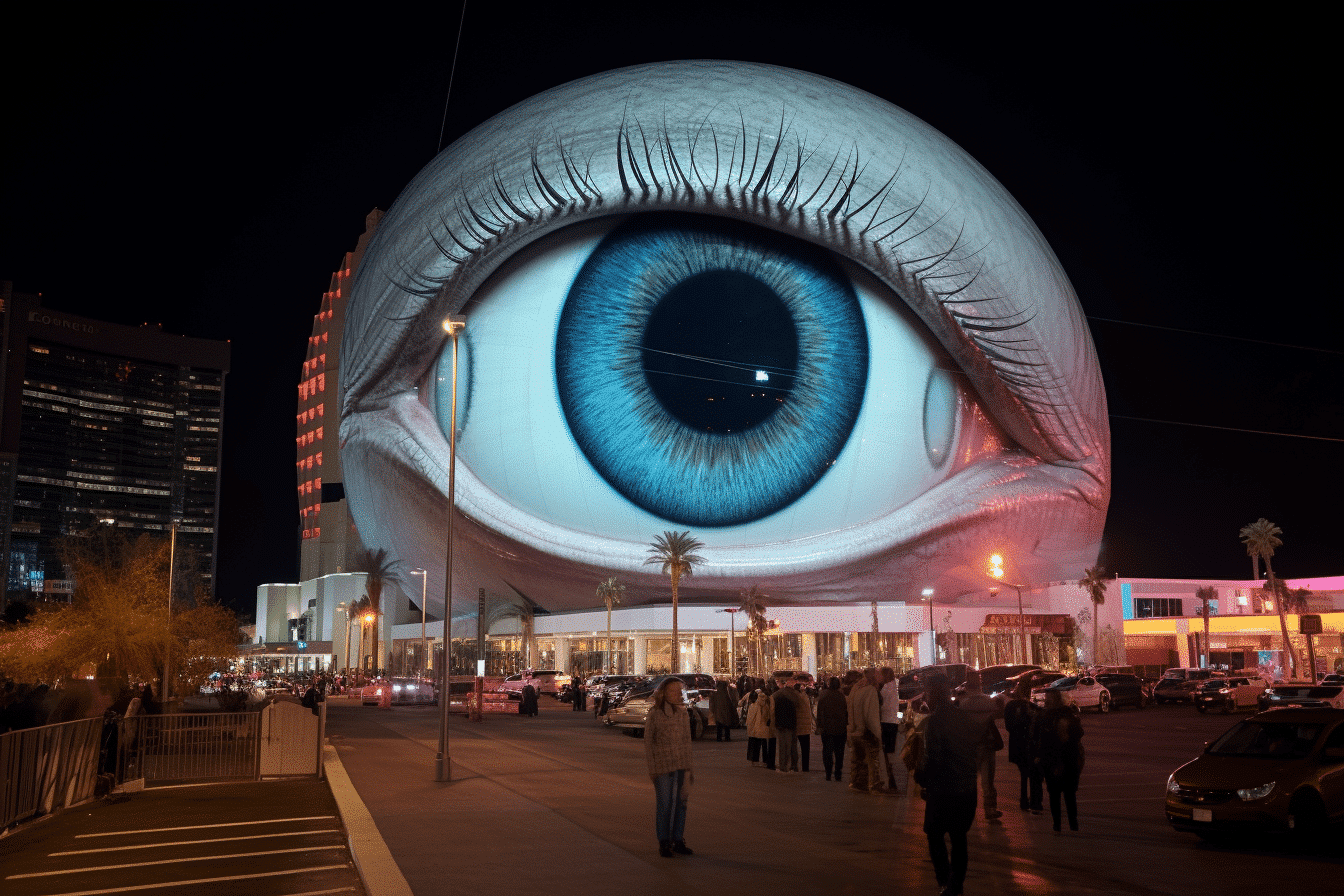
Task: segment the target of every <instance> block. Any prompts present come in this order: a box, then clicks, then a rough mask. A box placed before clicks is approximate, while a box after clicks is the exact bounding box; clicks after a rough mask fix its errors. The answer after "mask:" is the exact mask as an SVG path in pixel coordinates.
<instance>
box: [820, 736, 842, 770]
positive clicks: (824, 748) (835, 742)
mask: <svg viewBox="0 0 1344 896" xmlns="http://www.w3.org/2000/svg"><path fill="white" fill-rule="evenodd" d="M821 764H822V765H824V766H826V777H828V778H829V777H830V776H831V768H832V765H834V768H835V778H836V780H837V781H838V780H840V779H841V778H842V777H843V775H844V767H845V736H844V735H843V734H823V735H822V736H821Z"/></svg>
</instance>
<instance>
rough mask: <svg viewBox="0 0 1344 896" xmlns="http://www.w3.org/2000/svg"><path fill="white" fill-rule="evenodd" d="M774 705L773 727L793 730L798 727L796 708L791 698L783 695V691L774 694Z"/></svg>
mask: <svg viewBox="0 0 1344 896" xmlns="http://www.w3.org/2000/svg"><path fill="white" fill-rule="evenodd" d="M772 700H773V701H774V704H775V727H776V728H786V729H793V728H797V727H798V708H797V707H796V706H794V705H793V698H791V697H789V696H788V695H787V694H785V693H784V689H783V688H781V689H780V690H778V691H776V692H775V696H774V697H773V698H772Z"/></svg>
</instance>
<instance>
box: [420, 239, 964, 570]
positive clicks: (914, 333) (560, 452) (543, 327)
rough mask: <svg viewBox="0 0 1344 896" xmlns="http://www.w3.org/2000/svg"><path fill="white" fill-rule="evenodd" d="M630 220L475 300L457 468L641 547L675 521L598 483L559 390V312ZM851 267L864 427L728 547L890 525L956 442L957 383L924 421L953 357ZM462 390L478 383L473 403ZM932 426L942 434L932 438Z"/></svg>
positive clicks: (510, 269)
mask: <svg viewBox="0 0 1344 896" xmlns="http://www.w3.org/2000/svg"><path fill="white" fill-rule="evenodd" d="M618 223H619V220H617V219H606V220H602V221H596V222H593V223H591V224H586V225H579V226H576V227H573V228H570V229H567V230H565V231H562V232H560V233H558V234H555V235H553V236H550V237H547V238H545V239H543V240H540V241H538V242H537V243H534V244H532V245H531V246H528V247H527V248H525V249H523V250H521V251H520V252H519V253H518V254H517V255H515V256H514V257H513V258H511V259H509V261H508V262H507V263H506V264H505V265H504V266H503V267H501V269H500V270H499V271H497V272H496V273H495V274H494V275H493V276H492V277H491V278H490V280H489V281H487V282H486V283H485V285H483V286H482V287H481V289H480V290H478V291H477V293H476V295H475V296H473V298H472V300H471V301H470V302H469V303H468V304H467V307H466V308H465V309H464V310H465V313H466V315H467V327H466V334H467V339H466V340H465V342H466V343H467V344H468V345H469V346H470V351H469V353H467V352H463V348H464V346H462V345H459V352H461V353H460V354H459V376H458V441H457V450H458V461H459V462H460V463H462V464H463V465H464V466H466V467H468V468H469V469H470V470H471V471H472V472H473V473H474V474H475V475H476V476H477V477H478V478H479V479H480V481H481V483H482V484H484V485H485V486H486V487H488V488H490V489H491V490H492V491H494V492H495V493H496V494H497V495H498V496H499V497H500V498H501V499H503V500H504V501H506V502H507V503H509V504H510V505H512V506H513V507H514V508H516V509H518V510H519V511H521V512H523V513H525V514H527V515H528V516H532V517H535V518H537V519H539V520H543V521H545V522H546V523H549V524H551V525H555V526H561V527H564V528H567V529H572V530H575V531H579V532H586V533H591V534H594V535H600V536H604V537H610V538H617V539H624V538H628V539H633V540H638V541H640V542H641V543H642V542H643V541H645V540H647V536H648V534H649V533H650V532H657V531H659V530H660V529H665V528H668V527H669V526H675V525H677V523H676V522H675V521H669V520H664V519H662V518H660V517H658V516H655V515H653V514H650V513H648V512H647V511H645V510H643V509H641V508H639V507H637V506H636V505H634V504H632V503H630V502H629V501H628V500H626V499H625V498H624V497H623V496H621V495H620V494H619V493H617V492H616V491H615V490H614V489H612V487H611V486H610V485H608V484H607V482H606V480H604V479H602V477H601V476H599V475H598V474H597V472H596V471H595V470H594V469H593V468H592V466H591V465H590V464H589V463H588V461H587V459H586V458H585V457H584V455H583V452H582V451H580V450H579V448H578V446H577V445H576V444H575V442H574V440H573V438H572V437H571V436H570V433H569V428H568V425H567V424H566V422H565V418H564V414H563V411H562V410H561V407H560V402H559V397H558V395H557V392H556V388H555V334H556V326H557V321H558V318H559V315H560V310H561V308H562V307H563V305H564V302H565V298H566V295H567V294H568V291H569V288H570V286H571V285H572V283H573V281H574V278H575V276H577V274H578V272H579V269H580V268H581V267H582V266H583V264H584V262H585V261H587V259H588V257H589V255H590V254H591V253H592V251H593V250H594V249H595V248H596V247H597V245H598V244H599V243H600V242H601V240H602V238H603V237H604V236H605V235H606V234H607V233H608V232H609V231H610V230H611V229H612V228H614V227H615V226H616V225H617V224H618ZM841 264H842V265H843V266H844V268H845V272H846V273H847V274H848V275H849V276H850V278H851V279H852V281H853V283H854V286H855V292H856V294H857V296H858V299H859V304H860V307H861V308H862V311H863V315H864V321H865V324H866V326H867V328H868V341H869V346H870V353H871V357H870V359H869V379H868V386H867V390H866V392H865V395H864V400H863V409H862V411H861V412H860V414H859V418H858V420H857V422H856V423H855V426H854V431H853V433H852V434H851V435H850V438H849V440H848V441H847V443H846V445H845V448H844V449H843V450H842V451H841V453H840V456H839V457H838V458H837V459H836V460H835V462H834V463H833V465H832V467H831V469H830V470H829V471H827V473H826V474H825V475H823V476H822V478H821V479H820V481H818V482H817V484H816V485H815V486H813V487H812V488H811V489H810V490H809V491H808V492H807V493H806V494H804V495H803V496H802V497H800V498H799V499H798V500H797V501H795V502H794V503H793V504H791V505H790V506H788V507H786V508H784V509H783V510H780V511H778V512H776V513H774V514H772V515H770V516H768V517H765V518H764V519H761V520H757V521H755V522H752V523H745V524H742V525H738V526H729V527H724V528H722V529H716V530H714V531H715V533H716V535H715V540H716V541H717V542H720V543H741V544H754V543H764V542H776V541H787V540H790V539H794V538H802V537H806V536H812V535H818V534H820V533H824V532H827V531H832V530H836V529H842V528H847V527H850V526H854V525H857V524H860V523H864V522H868V521H871V520H875V519H879V518H881V517H883V516H885V515H887V514H889V513H891V512H893V511H895V510H896V509H898V508H899V507H901V506H902V505H903V504H905V503H906V502H908V501H910V500H911V499H913V498H915V497H918V496H919V495H920V494H922V493H923V492H924V491H926V490H927V489H928V488H930V487H932V486H933V485H935V484H936V483H937V482H939V481H940V480H941V479H942V478H944V475H945V474H944V473H940V472H939V468H940V467H941V466H942V465H943V464H942V461H941V460H935V459H934V458H933V456H932V452H931V446H933V445H934V444H942V445H945V446H950V445H951V444H953V440H954V438H955V436H956V433H957V431H958V428H959V421H958V420H957V419H956V414H957V402H956V400H955V386H952V389H953V390H954V391H953V392H952V394H951V395H950V396H949V397H950V400H948V401H946V402H943V403H942V405H941V409H942V411H944V412H945V413H946V415H947V416H946V419H940V415H935V417H934V418H933V419H926V415H927V413H929V412H930V410H931V408H932V406H931V405H930V403H929V402H928V400H927V396H928V393H929V389H930V372H931V371H932V370H934V368H935V366H936V365H938V364H939V363H940V362H941V363H942V364H947V363H948V362H947V361H946V356H945V354H944V353H943V352H942V351H941V349H940V348H939V347H938V346H937V344H936V343H935V342H934V341H933V339H932V338H931V337H929V336H927V335H925V334H924V333H923V332H922V330H921V329H920V327H919V325H918V324H917V323H916V322H914V318H913V315H911V314H910V312H909V311H908V309H906V308H905V307H904V306H903V304H902V303H901V300H900V299H899V298H898V297H897V296H895V295H894V294H893V293H892V292H891V291H890V290H889V289H888V288H887V287H885V286H884V285H882V284H881V283H879V282H877V281H876V280H875V279H874V278H872V277H871V276H870V275H868V274H867V273H866V272H864V271H862V270H861V269H859V268H857V267H856V266H855V265H852V264H848V263H846V262H844V261H843V260H841ZM451 363H452V361H451V351H449V350H445V352H444V354H443V357H442V358H441V359H440V362H439V364H438V369H437V370H436V379H437V386H438V388H437V389H436V410H437V412H438V419H439V421H440V425H441V426H442V425H443V424H444V423H445V422H446V421H447V419H448V416H449V410H448V407H447V402H448V398H449V393H450V389H449V388H448V385H447V384H448V382H449V379H448V378H449V377H451V373H452V368H451ZM464 370H466V371H467V375H466V376H465V377H464V375H463V371H464ZM464 383H470V395H469V396H465V395H464V388H465V386H464ZM468 399H469V404H470V410H469V412H464V407H466V400H468ZM926 426H932V427H933V429H932V430H931V432H930V433H929V434H928V435H926V431H925V430H926ZM943 457H944V459H945V457H946V450H945V451H944V453H943ZM505 534H507V533H505Z"/></svg>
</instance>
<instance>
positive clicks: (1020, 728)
mask: <svg viewBox="0 0 1344 896" xmlns="http://www.w3.org/2000/svg"><path fill="white" fill-rule="evenodd" d="M1036 713H1037V710H1036V704H1034V703H1032V702H1031V685H1030V684H1029V683H1028V682H1026V681H1019V682H1018V683H1017V687H1016V688H1014V689H1013V699H1011V700H1009V701H1008V704H1007V705H1006V706H1005V707H1004V708H1003V727H1004V728H1007V729H1008V761H1009V762H1011V763H1012V764H1013V765H1015V766H1017V772H1018V777H1019V782H1018V795H1017V804H1018V807H1019V808H1020V809H1021V810H1022V811H1023V812H1031V813H1033V814H1036V815H1039V814H1040V813H1042V812H1044V811H1045V807H1044V806H1043V805H1042V803H1043V802H1044V801H1043V799H1042V793H1043V791H1042V787H1041V769H1040V766H1038V765H1037V764H1036V761H1035V757H1036V753H1035V748H1034V747H1033V746H1032V743H1031V726H1032V722H1033V721H1035V719H1036Z"/></svg>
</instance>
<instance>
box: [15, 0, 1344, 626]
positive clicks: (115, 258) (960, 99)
mask: <svg viewBox="0 0 1344 896" xmlns="http://www.w3.org/2000/svg"><path fill="white" fill-rule="evenodd" d="M13 6H16V4H10V7H13ZM418 6H419V5H416V8H411V7H401V6H399V5H396V4H383V5H378V6H371V7H369V11H368V12H367V13H366V14H364V15H362V16H352V15H350V14H349V10H352V9H354V7H346V6H342V5H336V6H316V5H314V6H312V7H311V8H309V9H306V10H299V9H290V8H285V7H279V8H274V7H261V6H257V7H248V6H237V5H232V6H228V7H212V8H206V7H199V6H197V5H187V4H180V5H177V4H175V5H167V4H155V5H148V4H129V5H128V4H118V5H115V6H114V7H104V8H97V9H94V10H92V11H90V10H89V9H86V8H83V7H79V8H75V7H71V8H62V9H60V11H59V12H58V13H57V14H50V13H47V14H32V13H27V12H22V11H16V10H14V9H12V8H7V9H6V11H5V12H4V13H0V31H2V32H3V33H4V34H5V35H6V41H5V53H6V66H5V68H6V75H5V77H4V79H0V80H2V82H3V83H0V95H2V96H3V104H2V105H0V109H3V119H0V120H2V121H3V132H4V135H3V140H0V154H3V155H2V156H0V226H3V233H2V234H0V279H5V280H12V281H14V285H15V289H16V290H18V291H20V292H31V293H37V292H40V293H42V294H43V298H44V302H45V303H46V305H47V306H48V307H51V308H53V309H57V310H61V311H67V312H71V313H75V314H82V315H88V316H90V317H94V318H98V319H102V320H109V321H115V322H120V323H127V324H138V323H141V322H143V321H157V322H161V323H162V324H163V326H164V328H165V330H167V331H168V332H173V333H184V334H187V335H191V336H199V337H209V338H217V339H230V340H232V344H233V370H232V372H231V373H230V375H229V378H228V381H227V392H226V405H225V437H224V468H223V497H222V510H221V519H220V558H219V570H218V584H219V594H220V596H221V598H223V599H224V600H225V601H226V602H228V603H229V604H230V605H232V606H233V607H235V608H236V609H238V610H240V611H241V612H242V613H244V614H250V613H251V612H252V609H253V604H254V598H255V589H256V586H257V585H258V584H260V583H263V582H275V581H293V580H294V579H295V577H296V576H297V566H298V563H297V546H296V536H295V530H296V522H297V504H296V498H295V492H294V488H293V486H294V474H293V460H294V447H293V444H294V443H293V438H294V434H295V430H294V413H295V387H296V384H297V382H298V378H299V368H300V365H301V364H302V361H303V356H304V351H305V342H306V338H307V336H308V334H309V332H310V331H311V327H312V315H313V314H314V313H315V312H316V311H317V310H318V304H319V302H320V300H321V296H322V293H323V292H324V291H325V289H326V288H327V284H328V280H329V277H330V274H331V271H332V270H334V269H335V268H336V266H337V264H338V263H339V262H340V260H341V257H342V255H343V253H345V252H346V251H348V250H349V249H352V248H353V247H354V244H355V241H356V239H357V238H358V236H359V234H360V233H361V232H362V230H363V223H364V216H365V215H366V214H367V213H368V212H369V210H370V209H372V208H374V207H379V208H383V209H386V208H387V207H388V206H389V205H390V204H391V203H392V201H393V200H394V199H395V198H396V196H397V195H398V193H399V192H400V191H401V189H402V187H403V186H404V185H405V184H406V183H407V182H408V181H409V180H410V179H411V177H412V176H413V175H414V174H415V173H416V172H417V171H418V170H419V169H420V168H421V167H422V166H423V165H424V164H425V163H426V162H428V161H429V159H430V158H431V157H432V156H433V154H434V153H435V152H436V150H437V148H438V147H439V146H440V139H439V135H440V128H441V125H442V122H443V116H444V96H445V93H446V91H447V88H448V80H449V68H450V64H451V60H452V55H453V46H454V42H455V40H456V36H457V26H458V15H459V12H460V9H461V7H460V6H457V5H455V4H452V3H449V4H444V5H443V8H442V9H441V10H440V11H438V12H435V13H432V14H430V15H429V16H428V17H426V16H425V15H424V13H423V12H422V10H420V9H419V8H418ZM486 7H487V5H486V4H483V3H480V4H473V5H472V6H471V7H470V8H468V10H467V14H466V20H465V30H464V32H463V35H462V43H461V53H460V56H459V58H458V63H457V72H456V78H455V81H454V84H453V92H452V99H451V103H450V105H449V107H448V114H447V123H446V128H445V131H444V140H443V145H447V143H449V142H451V141H452V140H453V139H455V138H456V137H458V136H460V135H462V134H463V133H465V132H466V131H468V130H470V129H471V128H472V127H473V126H475V125H477V124H479V123H480V122H482V121H484V120H486V119H487V118H489V117H490V116H491V115H493V114H495V113H496V112H499V111H501V110H503V109H505V108H507V107H508V106H510V105H512V104H513V103H515V102H518V101H520V100H522V99H525V98H527V97H528V96H531V95H532V94H535V93H537V92H539V91H541V90H544V89H546V88H548V87H551V86H554V85H556V84H560V83H563V82H565V81H568V80H572V79H574V78H578V77H582V76H584V75H588V74H592V73H595V72H600V71H604V70H606V69H610V68H616V67H620V66H624V65H630V64H635V63H640V62H649V61H657V60H672V59H687V58H723V59H742V60H749V61H757V62H766V63H772V64H777V65H783V66H789V67H794V68H800V69H805V70H809V71H814V72H818V73H820V74H824V75H827V76H830V77H834V78H836V79H838V80H841V81H845V82H848V83H850V84H853V85H855V86H857V87H860V88H862V89H864V90H867V91H869V92H871V93H874V94H877V95H879V96H882V97H884V98H886V99H888V100H890V101H891V102H893V103H895V104H896V105H898V106H901V107H903V108H905V109H907V110H909V111H910V112H912V113H914V114H915V115H918V116H919V117H921V118H923V119H924V120H925V121H927V122H929V123H930V124H932V125H933V126H934V127H936V128H938V129H939V130H941V131H942V132H943V133H944V134H946V135H947V136H948V137H950V138H951V139H952V140H954V141H956V142H957V143H958V144H960V145H961V146H962V147H964V148H965V149H966V150H967V151H968V152H969V153H970V154H971V155H972V156H974V157H975V158H976V159H977V160H978V161H979V162H980V163H981V164H983V165H984V166H985V167H986V168H987V169H988V170H989V171H990V172H991V173H992V174H993V175H994V176H995V177H997V178H998V179H999V180H1000V181H1001V182H1002V183H1003V184H1004V185H1005V186H1006V187H1007V189H1008V190H1009V192H1011V193H1012V194H1013V196H1014V197H1015V198H1016V199H1017V200H1018V202H1019V203H1021V204H1022V206H1023V207H1024V208H1025V209H1026V210H1027V212H1028V213H1029V214H1030V215H1031V216H1032V218H1033V219H1034V220H1035V221H1036V224H1037V226H1038V227H1040V229H1041V230H1042V232H1043V233H1044V234H1045V237H1046V239H1047V240H1048V241H1049V242H1050V244H1051V246H1052V247H1053V249H1054V251H1055V253H1056V254H1057V255H1058V256H1059V258H1060V260H1061V262H1062V264H1063V267H1064V269H1065V271H1066V272H1067V273H1068V275H1069V277H1070V278H1071V280H1072V282H1073V285H1074V287H1075V289H1076V290H1077V292H1078V295H1079V297H1080V298H1081V300H1082V304H1083V307H1084V309H1085V311H1086V313H1087V314H1088V316H1089V318H1090V324H1091V327H1092V333H1093V337H1094V339H1095V340H1096V343H1097V349H1098V352H1099V355H1100V358H1101V364H1102V370H1103V373H1104V376H1105V380H1106V387H1107V394H1108V399H1109V402H1110V412H1111V414H1112V418H1111V431H1112V438H1113V477H1114V478H1113V496H1112V500H1111V508H1110V513H1109V516H1108V523H1107V527H1106V538H1105V543H1104V545H1103V551H1102V557H1101V562H1102V563H1103V564H1104V565H1105V566H1106V568H1107V569H1108V570H1112V571H1115V572H1118V573H1120V574H1121V575H1124V576H1128V577H1166V576H1170V577H1183V578H1203V577H1210V578H1245V577H1248V576H1249V573H1250V563H1249V560H1248V559H1247V558H1246V555H1245V551H1244V549H1243V547H1242V546H1241V544H1240V543H1239V541H1238V537H1237V533H1238V530H1239V529H1240V527H1241V526H1243V525H1245V524H1246V523H1249V522H1252V521H1254V520H1255V519H1256V518H1258V517H1261V516H1263V517H1267V518H1269V519H1271V520H1273V521H1274V522H1275V523H1277V524H1278V525H1279V526H1281V527H1282V529H1283V531H1284V535H1283V539H1284V546H1283V547H1282V548H1280V550H1279V552H1278V554H1276V556H1275V558H1274V563H1275V569H1276V571H1278V572H1279V573H1280V574H1281V575H1284V576H1287V577H1305V576H1323V575H1332V574H1333V575H1339V574H1344V513H1341V505H1344V500H1341V499H1344V475H1341V468H1344V441H1341V440H1344V408H1342V407H1341V393H1342V392H1344V388H1341V387H1344V354H1341V351H1340V344H1341V341H1340V336H1339V334H1340V332H1341V326H1340V325H1341V322H1342V321H1341V318H1344V313H1342V312H1341V302H1340V299H1339V296H1338V292H1337V290H1336V289H1334V288H1332V287H1331V286H1330V284H1329V283H1328V281H1327V276H1328V275H1327V271H1328V270H1330V269H1331V267H1332V264H1333V262H1332V259H1333V258H1334V257H1335V254H1336V252H1337V250H1336V249H1335V247H1334V245H1333V239H1331V238H1330V237H1329V234H1331V233H1337V232H1338V223H1337V222H1336V221H1334V220H1333V219H1332V218H1331V217H1329V216H1328V213H1329V209H1330V208H1331V207H1332V206H1333V200H1331V199H1330V196H1332V195H1335V194H1336V193H1337V187H1330V186H1329V184H1331V183H1335V182H1336V180H1337V178H1336V177H1334V176H1331V175H1329V174H1328V173H1327V172H1329V171H1331V170H1333V169H1332V167H1327V166H1328V165H1333V162H1334V160H1333V159H1330V160H1329V161H1327V159H1326V158H1325V152H1326V149H1327V144H1326V142H1325V140H1324V139H1322V134H1321V131H1322V129H1323V128H1325V127H1328V126H1330V125H1332V124H1333V116H1332V115H1330V114H1329V113H1328V110H1329V109H1330V108H1333V105H1332V104H1331V103H1328V102H1325V97H1326V96H1328V95H1329V92H1328V91H1329V86H1328V85H1330V84H1331V83H1333V82H1334V80H1335V76H1334V75H1333V73H1331V72H1329V71H1328V70H1327V65H1326V61H1327V60H1328V59H1331V58H1334V56H1335V53H1334V52H1333V49H1332V48H1329V47H1327V46H1325V41H1326V40H1327V39H1328V38H1327V36H1326V32H1327V31H1328V29H1325V28H1322V27H1321V25H1320V23H1315V24H1313V23H1311V22H1307V21H1291V20H1285V19H1270V20H1266V18H1265V17H1259V16H1257V17H1255V18H1249V17H1247V18H1245V19H1239V20H1237V21H1231V20H1232V19H1233V18H1234V13H1233V12H1232V9H1231V8H1229V7H1227V6H1224V5H1200V4H1159V5H1154V6H1133V5H1125V6H1118V7H1107V10H1106V11H1107V13H1109V15H1108V16H1106V17H1093V15H1094V14H1087V15H1085V16H1081V17H1080V16H1079V15H1078V14H1076V13H1075V12H1074V11H1072V10H1069V9H1067V8H1065V7H1050V9H1053V10H1055V12H1057V13H1059V14H1062V15H1065V16H1069V18H1068V19H1066V20H1063V21H1061V20H1059V19H1058V18H1057V17H1050V18H1046V17H1044V14H1043V13H1036V14H1035V15H1040V16H1042V17H1040V18H1034V17H1033V14H1030V13H1029V14H1026V15H1024V14H1020V13H1017V14H1012V15H1009V14H1006V13H999V12H993V13H987V14H986V13H982V12H977V11H975V10H974V9H973V8H972V9H970V10H965V9H960V8H959V9H957V10H956V11H954V12H952V13H949V14H948V15H945V16H928V15H924V16H921V15H914V16H912V15H910V14H907V13H904V12H903V13H901V14H900V15H899V16H895V15H891V16H889V17H888V18H884V19H881V20H874V19H872V18H871V17H870V16H869V15H867V14H866V13H861V12H857V11H851V12H846V11H845V8H844V7H843V5H840V4H809V5H807V6H799V7H790V6H789V5H787V4H778V3H772V4H740V5H736V6H735V7H734V9H735V10H736V11H727V12H725V11H724V10H723V9H721V8H720V6H719V5H718V4H706V5H703V6H699V5H695V4H691V5H685V6H681V7H676V6H672V7H669V6H667V5H658V4H655V5H651V6H649V7H648V10H649V11H648V12H632V11H631V10H630V6H629V5H603V4H548V5H547V6H545V7H544V8H543V11H537V10H531V9H530V8H529V7H527V6H515V7H505V6H504V5H503V4H491V5H490V8H488V9H487V8H486ZM76 10H78V11H76ZM1095 15H1097V16H1100V14H1095ZM986 16H987V17H986ZM1248 431H1249V432H1248ZM1306 437H1314V438H1306Z"/></svg>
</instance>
